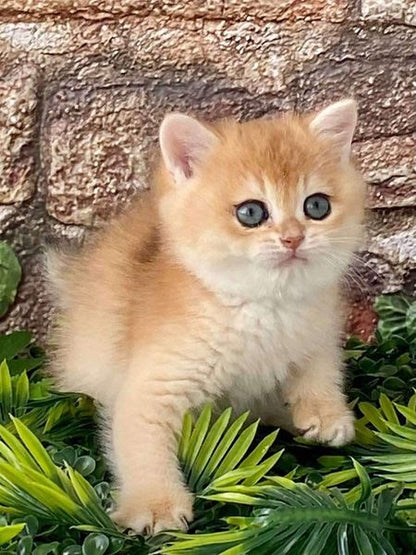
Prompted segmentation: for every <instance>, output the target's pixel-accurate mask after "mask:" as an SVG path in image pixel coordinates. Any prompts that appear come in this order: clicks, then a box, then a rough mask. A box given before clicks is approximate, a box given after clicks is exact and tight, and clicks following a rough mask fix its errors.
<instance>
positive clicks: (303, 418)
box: [293, 400, 355, 447]
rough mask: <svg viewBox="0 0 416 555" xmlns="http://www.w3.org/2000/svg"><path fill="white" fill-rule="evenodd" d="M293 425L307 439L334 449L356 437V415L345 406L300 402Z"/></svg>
mask: <svg viewBox="0 0 416 555" xmlns="http://www.w3.org/2000/svg"><path fill="white" fill-rule="evenodd" d="M293 423H294V426H295V427H296V428H297V429H298V430H299V432H300V434H301V435H302V436H303V437H304V438H305V439H309V440H312V441H316V442H319V443H326V444H328V445H331V446H333V447H340V446H341V445H345V444H347V443H350V442H351V441H352V440H353V439H354V436H355V430H354V415H353V413H352V411H351V410H350V409H349V408H348V407H347V406H346V405H344V404H337V403H331V402H328V401H316V400H314V401H306V400H302V401H298V402H297V403H296V404H295V406H294V407H293Z"/></svg>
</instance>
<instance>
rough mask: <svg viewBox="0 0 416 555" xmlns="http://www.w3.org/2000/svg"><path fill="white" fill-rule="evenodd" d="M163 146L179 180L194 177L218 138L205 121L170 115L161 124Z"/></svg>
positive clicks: (165, 156)
mask: <svg viewBox="0 0 416 555" xmlns="http://www.w3.org/2000/svg"><path fill="white" fill-rule="evenodd" d="M159 141H160V148H161V151H162V156H163V160H164V162H165V164H166V167H167V169H168V170H169V171H170V173H171V174H172V175H173V177H174V179H175V181H176V182H181V181H184V180H186V179H189V178H190V177H192V176H193V174H194V171H195V168H196V167H197V165H198V163H199V162H201V161H202V160H203V158H204V156H205V155H206V154H207V153H208V151H209V150H210V149H211V148H212V147H213V146H214V145H215V143H216V142H217V141H218V139H217V137H216V135H214V133H212V131H210V130H209V129H208V128H207V127H205V126H204V125H203V124H202V123H199V121H197V120H196V119H194V118H191V117H190V116H186V115H185V114H169V115H168V116H166V117H165V119H164V120H163V122H162V125H161V126H160V132H159Z"/></svg>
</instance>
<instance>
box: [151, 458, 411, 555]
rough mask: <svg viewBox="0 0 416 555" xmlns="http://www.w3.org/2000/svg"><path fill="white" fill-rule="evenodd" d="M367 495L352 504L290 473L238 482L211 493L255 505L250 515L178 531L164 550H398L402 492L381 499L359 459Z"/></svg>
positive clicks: (217, 497)
mask: <svg viewBox="0 0 416 555" xmlns="http://www.w3.org/2000/svg"><path fill="white" fill-rule="evenodd" d="M354 465H355V468H356V472H357V474H358V476H359V478H360V488H361V494H360V497H359V499H358V500H357V501H356V502H355V503H349V502H347V501H346V499H345V497H344V496H343V495H342V494H341V493H340V492H339V491H338V490H336V489H334V490H332V491H318V490H313V489H311V488H310V487H309V486H307V485H305V484H297V483H295V482H293V481H292V480H289V479H287V478H278V477H275V478H270V479H269V484H262V485H257V486H241V485H236V486H233V487H228V488H227V491H219V492H218V493H214V494H212V495H210V496H209V498H210V499H211V500H213V501H217V502H222V503H233V504H244V505H248V506H250V507H252V508H253V509H254V510H253V513H252V516H249V517H229V518H227V519H226V522H227V524H228V525H229V529H228V530H226V531H223V532H215V533H211V534H197V535H186V534H176V535H175V537H176V538H177V540H176V541H175V542H174V543H172V544H170V545H167V546H165V547H164V548H163V549H162V551H163V552H164V553H170V554H180V553H192V554H204V553H210V554H211V553H212V554H216V553H223V554H224V555H225V554H227V555H232V554H241V553H244V554H256V555H258V554H259V555H262V554H264V555H266V554H273V553H279V554H280V553H282V554H283V553H290V554H291V555H292V554H304V555H306V554H307V555H315V554H316V555H318V554H322V553H325V554H326V555H331V554H336V553H341V554H345V555H347V554H349V553H351V554H352V553H353V554H356V553H363V554H364V553H365V554H366V555H367V554H368V555H372V554H380V555H381V554H394V553H395V550H394V548H393V546H392V543H391V541H390V536H391V533H392V532H394V531H402V530H407V529H406V527H403V525H401V524H400V523H399V522H398V521H397V519H396V517H395V508H396V505H395V501H396V498H397V496H398V493H399V492H397V491H396V492H391V491H387V490H386V491H384V492H383V493H382V494H381V495H380V496H379V498H378V499H377V500H376V498H375V497H374V495H373V494H372V491H371V485H370V480H369V477H368V475H367V473H366V471H365V470H364V468H363V467H362V466H361V465H359V463H357V462H355V461H354ZM415 530H416V529H415Z"/></svg>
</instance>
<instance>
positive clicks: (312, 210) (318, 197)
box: [303, 193, 331, 220]
mask: <svg viewBox="0 0 416 555" xmlns="http://www.w3.org/2000/svg"><path fill="white" fill-rule="evenodd" d="M303 211H304V212H305V216H307V217H308V218H311V219H312V220H323V219H324V218H326V217H327V216H329V214H330V213H331V203H330V202H329V198H328V196H327V195H324V194H323V193H316V194H315V195H311V196H310V197H308V198H307V199H306V200H305V202H304V203H303Z"/></svg>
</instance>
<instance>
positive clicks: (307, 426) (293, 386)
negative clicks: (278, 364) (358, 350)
mask: <svg viewBox="0 0 416 555" xmlns="http://www.w3.org/2000/svg"><path fill="white" fill-rule="evenodd" d="M342 386H343V375H342V364H341V361H340V353H339V352H338V351H337V350H336V349H333V351H332V352H331V350H330V349H328V350H327V351H326V352H325V353H324V352H322V353H320V354H319V355H316V356H315V357H313V358H311V359H310V360H309V362H308V363H306V365H305V366H304V367H303V368H302V369H299V370H298V369H293V371H292V372H291V373H290V375H289V377H288V379H287V381H286V383H285V384H284V396H285V400H287V402H288V403H289V406H290V410H291V415H292V424H293V427H294V428H295V429H296V430H298V431H299V432H300V433H302V434H303V437H305V438H307V439H311V440H314V441H319V442H322V443H328V444H329V445H333V446H340V445H345V444H346V443H349V442H350V441H352V439H353V438H354V416H353V413H352V411H351V410H350V409H349V407H348V406H347V402H346V398H345V396H344V394H343V392H342Z"/></svg>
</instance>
